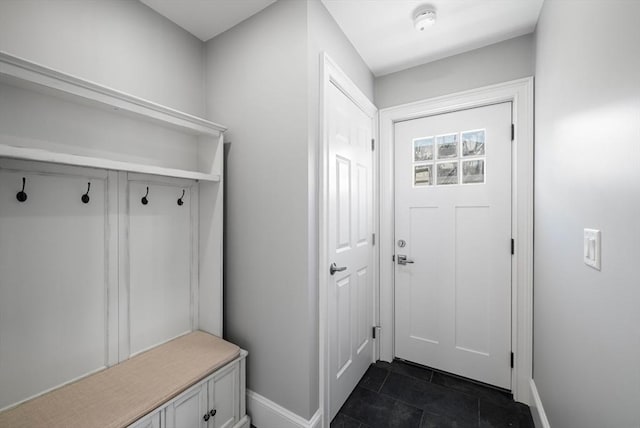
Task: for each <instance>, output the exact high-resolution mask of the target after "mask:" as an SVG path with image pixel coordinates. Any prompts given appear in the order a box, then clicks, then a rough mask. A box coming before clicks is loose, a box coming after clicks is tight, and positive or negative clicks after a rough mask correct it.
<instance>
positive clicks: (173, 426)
mask: <svg viewBox="0 0 640 428" xmlns="http://www.w3.org/2000/svg"><path fill="white" fill-rule="evenodd" d="M207 386H208V382H207V383H203V384H200V385H196V386H195V387H193V388H191V389H189V390H187V391H186V392H184V393H183V394H181V395H180V396H178V398H176V399H175V400H174V401H172V402H171V404H169V406H168V407H167V410H166V412H167V413H166V421H167V422H166V426H167V428H209V423H208V422H207V421H209V420H210V417H209V407H208V406H207V401H208V397H207V395H208V394H207ZM205 414H206V415H207V416H206V420H205Z"/></svg>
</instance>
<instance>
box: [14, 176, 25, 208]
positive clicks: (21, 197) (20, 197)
mask: <svg viewBox="0 0 640 428" xmlns="http://www.w3.org/2000/svg"><path fill="white" fill-rule="evenodd" d="M26 183H27V179H26V178H25V177H22V190H21V191H19V192H18V193H17V194H16V199H17V200H18V201H20V202H24V201H26V200H27V194H26V193H24V186H25V184H26Z"/></svg>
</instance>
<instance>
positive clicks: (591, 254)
mask: <svg viewBox="0 0 640 428" xmlns="http://www.w3.org/2000/svg"><path fill="white" fill-rule="evenodd" d="M584 263H585V264H586V265H587V266H591V267H592V268H594V269H597V270H600V231H599V230H596V229H585V230H584Z"/></svg>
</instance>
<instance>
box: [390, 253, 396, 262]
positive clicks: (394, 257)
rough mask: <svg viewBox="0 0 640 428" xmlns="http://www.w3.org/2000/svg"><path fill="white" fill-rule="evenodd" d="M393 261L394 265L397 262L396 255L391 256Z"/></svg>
mask: <svg viewBox="0 0 640 428" xmlns="http://www.w3.org/2000/svg"><path fill="white" fill-rule="evenodd" d="M391 261H392V262H394V263H395V262H396V255H395V254H394V255H392V256H391Z"/></svg>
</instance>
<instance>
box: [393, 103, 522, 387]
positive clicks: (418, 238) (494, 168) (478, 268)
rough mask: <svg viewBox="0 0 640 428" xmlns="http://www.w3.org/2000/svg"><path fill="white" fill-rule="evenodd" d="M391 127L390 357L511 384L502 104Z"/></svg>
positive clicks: (506, 126) (507, 145)
mask: <svg viewBox="0 0 640 428" xmlns="http://www.w3.org/2000/svg"><path fill="white" fill-rule="evenodd" d="M394 132H395V195H396V196H395V197H396V200H395V240H396V242H395V253H396V257H395V260H396V267H395V321H396V322H395V355H396V356H397V357H399V358H403V359H406V360H409V361H413V362H416V363H420V364H423V365H426V366H430V367H434V368H437V369H441V370H444V371H447V372H451V373H456V374H459V375H462V376H465V377H469V378H472V379H476V380H479V381H482V382H485V383H489V384H492V385H496V386H499V387H502V388H505V389H510V388H511V365H510V357H511V103H510V102H509V103H502V104H496V105H491V106H486V107H479V108H474V109H469V110H463V111H458V112H453V113H447V114H440V115H436V116H430V117H425V118H419V119H413V120H408V121H405V122H399V123H397V124H396V125H395V131H394ZM403 257H405V258H406V262H403V260H402V258H403ZM403 263H405V264H403Z"/></svg>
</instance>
